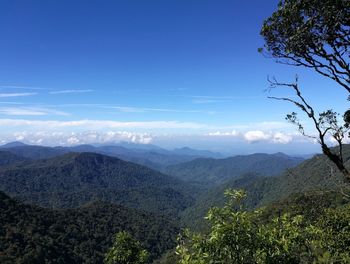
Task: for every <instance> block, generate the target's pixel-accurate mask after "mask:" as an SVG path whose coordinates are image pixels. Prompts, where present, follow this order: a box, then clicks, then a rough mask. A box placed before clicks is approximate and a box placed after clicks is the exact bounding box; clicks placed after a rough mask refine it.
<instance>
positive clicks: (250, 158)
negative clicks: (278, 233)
mask: <svg viewBox="0 0 350 264" xmlns="http://www.w3.org/2000/svg"><path fill="white" fill-rule="evenodd" d="M302 161H303V159H302V158H295V157H290V156H288V155H286V154H283V153H276V154H265V153H256V154H251V155H244V156H243V155H238V156H234V157H229V158H225V159H211V158H198V159H195V160H192V161H189V162H185V163H180V164H176V165H171V166H168V167H167V168H166V169H165V170H164V172H165V173H167V174H169V175H173V176H176V177H178V178H179V179H181V180H183V181H187V182H191V183H196V184H200V185H206V186H216V185H220V184H222V183H224V182H226V181H228V180H232V179H234V178H237V177H240V176H241V175H243V174H246V173H258V174H260V175H262V176H276V175H278V174H280V173H282V172H283V171H284V170H286V169H288V168H292V167H294V166H296V165H298V164H299V163H301V162H302Z"/></svg>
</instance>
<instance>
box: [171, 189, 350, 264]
mask: <svg viewBox="0 0 350 264" xmlns="http://www.w3.org/2000/svg"><path fill="white" fill-rule="evenodd" d="M225 194H226V196H227V197H228V202H227V203H226V205H225V206H224V207H222V208H218V207H216V208H212V209H211V210H210V211H209V213H208V215H207V220H209V222H210V225H211V228H210V232H209V234H207V235H204V234H193V233H190V232H189V231H186V232H185V233H184V234H183V235H182V236H180V237H179V244H178V246H177V248H176V252H177V254H178V255H179V257H180V261H179V264H206V263H348V261H349V260H350V255H349V252H348V249H349V246H348V241H349V238H348V237H347V235H348V234H349V232H350V230H349V226H348V224H346V223H348V221H349V219H350V207H346V208H341V209H339V210H338V209H333V210H332V209H331V210H330V211H327V212H326V213H324V214H325V215H324V214H323V215H321V216H320V217H319V219H317V220H316V221H315V222H314V223H309V222H307V221H306V220H305V219H304V217H303V216H302V215H291V213H283V214H281V215H278V216H272V217H273V218H272V220H270V219H266V218H265V217H264V214H263V212H264V211H263V209H261V210H257V211H253V212H248V211H245V210H243V208H242V207H240V206H238V207H237V204H240V202H241V201H242V199H244V198H245V193H244V192H243V191H237V190H232V189H231V190H227V191H226V193H225ZM237 208H238V209H237ZM332 214H334V215H337V218H336V219H333V218H332ZM341 217H342V219H341ZM336 220H339V224H337V223H336ZM343 233H344V235H343ZM340 234H341V235H340ZM345 234H346V235H345ZM340 238H342V239H343V241H338V240H339V239H340Z"/></svg>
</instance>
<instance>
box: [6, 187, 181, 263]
mask: <svg viewBox="0 0 350 264" xmlns="http://www.w3.org/2000/svg"><path fill="white" fill-rule="evenodd" d="M120 231H127V232H128V233H129V234H131V235H132V236H133V237H134V238H135V239H137V240H138V241H140V242H141V243H142V245H143V246H144V247H145V249H146V250H147V251H148V252H149V254H150V258H149V259H150V260H154V259H156V258H159V257H160V256H161V255H162V254H163V253H164V252H166V251H167V250H170V249H172V248H173V247H174V246H175V245H176V235H177V234H178V232H179V228H178V227H177V225H176V224H175V223H174V222H173V221H170V220H169V219H168V218H165V217H161V216H158V215H155V214H151V213H147V212H144V211H139V210H135V209H130V208H125V207H122V206H118V205H112V204H108V203H103V202H95V203H91V204H89V205H85V206H84V207H81V208H77V209H66V210H49V209H44V208H40V207H37V206H32V205H25V204H22V203H19V202H17V201H15V200H13V199H11V198H9V197H8V196H6V195H5V194H3V193H2V192H0V263H2V264H12V263H33V264H34V263H35V264H41V263H84V264H89V263H90V264H92V263H102V262H103V259H104V255H105V253H106V252H107V250H108V248H110V247H111V246H112V244H113V240H114V234H116V233H118V232H120Z"/></svg>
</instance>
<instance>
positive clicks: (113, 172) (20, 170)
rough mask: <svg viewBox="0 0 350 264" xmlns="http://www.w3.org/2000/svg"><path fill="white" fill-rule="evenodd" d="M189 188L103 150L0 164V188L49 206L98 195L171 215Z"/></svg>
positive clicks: (184, 203) (78, 203) (65, 205)
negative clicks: (95, 152) (108, 154)
mask: <svg viewBox="0 0 350 264" xmlns="http://www.w3.org/2000/svg"><path fill="white" fill-rule="evenodd" d="M190 189H191V188H190V187H189V186H187V185H186V184H184V183H182V182H181V181H179V180H177V179H175V178H173V177H170V176H167V175H164V174H162V173H160V172H158V171H155V170H152V169H149V168H147V167H144V166H141V165H137V164H134V163H131V162H127V161H123V160H120V159H118V158H113V157H109V156H105V155H100V154H94V153H80V154H78V153H69V154H65V155H62V156H59V157H55V158H51V159H46V160H33V161H30V162H27V163H24V164H19V165H18V164H13V165H11V166H2V167H1V168H0V190H1V191H4V192H6V193H8V194H10V195H11V196H15V197H17V198H19V199H20V200H24V201H26V202H31V203H34V204H37V205H40V206H43V207H49V208H74V207H78V206H81V205H84V204H85V203H88V202H92V201H96V200H102V201H107V202H110V203H117V204H123V205H125V206H128V207H133V208H137V209H144V210H148V211H152V212H154V213H158V214H167V215H171V216H173V217H176V216H177V214H178V213H179V212H180V211H182V210H184V209H185V208H186V207H188V206H189V205H191V204H192V202H193V198H192V197H191V196H190Z"/></svg>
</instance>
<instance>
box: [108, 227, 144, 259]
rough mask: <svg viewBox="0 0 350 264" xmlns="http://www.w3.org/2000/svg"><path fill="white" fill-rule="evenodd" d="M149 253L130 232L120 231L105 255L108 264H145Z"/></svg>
mask: <svg viewBox="0 0 350 264" xmlns="http://www.w3.org/2000/svg"><path fill="white" fill-rule="evenodd" d="M148 258H149V254H148V252H147V250H145V249H143V248H142V245H141V243H140V242H139V241H137V240H135V239H134V238H133V237H132V236H131V235H130V234H129V233H128V232H125V231H123V232H119V233H117V234H116V236H115V240H114V244H113V246H112V247H111V248H110V249H109V250H108V252H107V254H106V256H105V263H106V264H144V263H147V260H148Z"/></svg>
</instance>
